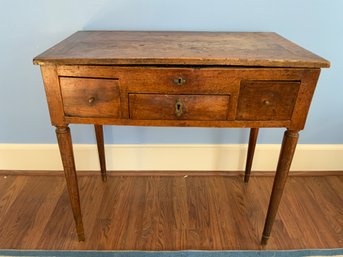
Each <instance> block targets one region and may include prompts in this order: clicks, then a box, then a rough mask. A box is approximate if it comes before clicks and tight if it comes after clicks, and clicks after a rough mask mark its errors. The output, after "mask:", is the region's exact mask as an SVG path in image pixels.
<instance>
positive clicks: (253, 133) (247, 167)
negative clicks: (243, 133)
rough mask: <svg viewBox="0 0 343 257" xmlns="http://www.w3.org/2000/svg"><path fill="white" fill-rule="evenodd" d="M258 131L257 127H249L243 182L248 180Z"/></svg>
mask: <svg viewBox="0 0 343 257" xmlns="http://www.w3.org/2000/svg"><path fill="white" fill-rule="evenodd" d="M258 131H259V129H258V128H251V129H250V136H249V146H248V155H247V162H246V165H245V174H244V182H246V183H248V182H249V178H250V173H251V166H252V161H253V159H254V153H255V147H256V141H257V136H258Z"/></svg>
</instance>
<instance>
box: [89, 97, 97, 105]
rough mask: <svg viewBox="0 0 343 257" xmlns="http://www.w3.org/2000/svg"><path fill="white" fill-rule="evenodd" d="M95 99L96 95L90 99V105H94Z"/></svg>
mask: <svg viewBox="0 0 343 257" xmlns="http://www.w3.org/2000/svg"><path fill="white" fill-rule="evenodd" d="M94 101H95V97H93V96H92V97H90V98H89V99H88V103H89V104H90V105H92V104H93V103H94Z"/></svg>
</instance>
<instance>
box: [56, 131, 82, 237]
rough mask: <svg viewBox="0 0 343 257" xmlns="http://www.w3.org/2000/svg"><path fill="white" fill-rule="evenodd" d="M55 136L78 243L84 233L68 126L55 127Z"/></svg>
mask: <svg viewBox="0 0 343 257" xmlns="http://www.w3.org/2000/svg"><path fill="white" fill-rule="evenodd" d="M56 135H57V141H58V146H59V148H60V154H61V158H62V163H63V169H64V175H65V179H66V182H67V188H68V193H69V198H70V203H71V207H72V210H73V215H74V220H75V224H76V232H77V236H78V238H79V240H80V241H84V240H85V233H84V230H83V223H82V215H81V207H80V196H79V187H78V183H77V176H76V171H75V162H74V154H73V146H72V141H71V135H70V129H69V127H68V126H64V127H57V128H56Z"/></svg>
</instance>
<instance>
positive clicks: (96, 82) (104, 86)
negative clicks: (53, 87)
mask: <svg viewBox="0 0 343 257" xmlns="http://www.w3.org/2000/svg"><path fill="white" fill-rule="evenodd" d="M60 87H61V94H62V101H63V108H64V113H65V115H66V116H72V117H94V118H96V117H99V118H105V117H110V118H120V113H121V111H120V89H119V82H118V80H116V79H93V78H72V77H60Z"/></svg>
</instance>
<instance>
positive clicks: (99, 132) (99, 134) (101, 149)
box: [94, 125, 107, 182]
mask: <svg viewBox="0 0 343 257" xmlns="http://www.w3.org/2000/svg"><path fill="white" fill-rule="evenodd" d="M94 129H95V135H96V143H97V146H98V154H99V161H100V170H101V178H102V181H104V182H105V181H107V174H106V160H105V145H104V133H103V129H102V125H94Z"/></svg>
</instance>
